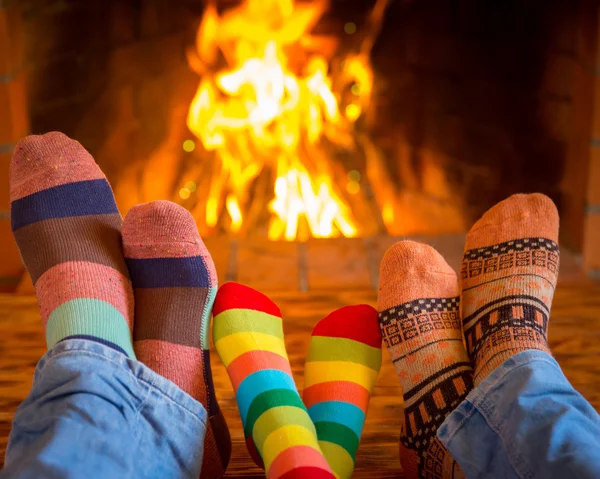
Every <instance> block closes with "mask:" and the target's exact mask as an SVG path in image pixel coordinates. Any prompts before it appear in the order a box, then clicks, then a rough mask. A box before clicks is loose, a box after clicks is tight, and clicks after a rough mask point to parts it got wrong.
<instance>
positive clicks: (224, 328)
mask: <svg viewBox="0 0 600 479" xmlns="http://www.w3.org/2000/svg"><path fill="white" fill-rule="evenodd" d="M251 332H258V333H265V334H271V335H273V336H276V337H278V338H281V339H283V328H282V325H281V318H279V317H277V316H273V315H271V314H268V313H264V312H262V311H255V310H253V309H228V310H227V311H223V312H222V313H220V314H219V315H218V316H217V317H216V318H215V319H214V321H213V340H214V341H219V340H220V339H223V338H224V337H225V336H228V335H230V334H235V333H251Z"/></svg>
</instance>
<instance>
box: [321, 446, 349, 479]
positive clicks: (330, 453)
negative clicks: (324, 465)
mask: <svg viewBox="0 0 600 479" xmlns="http://www.w3.org/2000/svg"><path fill="white" fill-rule="evenodd" d="M319 446H320V447H321V451H322V452H323V455H324V456H325V459H327V462H328V463H329V467H331V469H333V473H334V474H335V476H336V477H339V478H340V479H349V478H350V477H352V471H354V461H353V460H352V456H350V454H348V451H346V449H344V448H343V447H342V446H339V445H338V444H334V443H333V442H328V441H319Z"/></svg>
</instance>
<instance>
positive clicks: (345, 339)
mask: <svg viewBox="0 0 600 479" xmlns="http://www.w3.org/2000/svg"><path fill="white" fill-rule="evenodd" d="M380 367H381V333H380V331H379V322H378V320H377V311H375V309H374V308H372V307H371V306H367V305H365V304H362V305H359V306H346V307H344V308H340V309H338V310H336V311H334V312H333V313H331V314H330V315H329V316H327V317H326V318H324V319H322V320H321V321H319V322H318V323H317V325H316V326H315V328H314V329H313V332H312V335H311V338H310V346H309V349H308V355H307V358H306V366H305V369H304V393H303V397H304V404H305V405H306V407H307V408H308V414H309V415H310V418H311V419H312V421H313V423H314V425H315V428H316V430H317V438H318V440H319V445H320V446H321V450H322V451H323V455H324V456H325V458H326V459H327V462H328V463H329V465H330V466H331V468H332V469H333V472H334V473H335V474H336V476H337V477H338V478H340V479H347V478H350V477H351V476H352V471H353V470H354V460H355V456H356V450H357V449H358V444H359V443H360V437H361V434H362V429H363V425H364V423H365V417H366V414H367V406H368V405H369V398H370V395H371V392H372V391H373V387H374V386H375V381H376V380H377V375H378V374H379V369H380Z"/></svg>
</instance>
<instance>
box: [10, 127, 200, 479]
mask: <svg viewBox="0 0 600 479" xmlns="http://www.w3.org/2000/svg"><path fill="white" fill-rule="evenodd" d="M10 176H11V177H10V193H11V209H12V227H13V231H14V234H15V238H16V240H17V243H18V245H19V248H20V250H21V254H22V256H23V260H24V262H25V265H26V267H27V270H28V271H29V274H30V275H31V277H32V279H33V282H34V284H35V288H36V295H37V298H38V303H39V306H40V310H41V314H42V319H43V321H44V325H45V327H46V339H47V343H48V347H50V348H51V350H50V351H49V352H48V353H47V354H46V356H44V358H42V360H41V361H40V362H39V364H38V366H37V369H36V373H35V377H34V384H33V388H32V391H31V392H30V394H29V396H28V397H27V399H26V400H25V401H24V402H23V403H22V405H21V406H20V407H19V409H18V410H17V412H16V414H15V418H14V420H13V427H12V430H11V434H10V438H9V445H8V449H7V452H6V457H5V459H6V464H5V468H4V470H3V471H2V474H3V475H5V476H6V477H23V478H29V477H31V478H34V477H60V478H75V477H90V478H93V477H132V476H143V477H148V476H149V475H152V474H154V471H158V474H161V475H164V477H169V476H170V477H181V476H182V475H183V476H185V477H194V478H196V477H198V473H199V470H200V465H201V461H202V440H201V439H200V440H199V439H198V438H203V437H204V431H205V423H206V412H205V411H204V409H203V408H202V406H201V405H200V404H198V403H197V402H195V401H193V400H192V399H191V398H189V397H187V396H186V395H185V394H184V393H183V392H182V391H179V390H178V389H177V388H176V387H175V386H174V385H172V384H171V383H169V382H168V381H167V380H165V379H164V378H161V377H159V376H158V375H157V374H155V373H154V372H152V371H150V370H149V369H148V368H146V367H144V366H143V365H141V364H140V363H138V362H137V361H134V360H133V359H131V358H133V357H134V353H133V347H132V342H131V326H132V320H133V314H132V313H133V294H132V290H131V285H130V282H129V278H128V274H127V268H126V266H125V261H124V258H123V256H122V254H121V246H120V243H121V235H120V228H121V217H120V215H119V213H118V211H117V208H116V205H115V202H114V199H113V196H112V192H111V189H110V185H109V184H108V182H107V181H106V179H105V178H104V175H103V174H102V172H101V171H100V169H99V168H98V166H97V165H96V163H95V162H94V160H93V159H92V158H91V156H90V155H89V154H88V153H87V152H86V151H85V150H84V149H83V147H81V145H79V144H78V143H77V142H75V141H72V140H70V139H68V138H67V137H66V136H64V135H62V134H60V133H50V134H47V135H44V136H33V137H28V138H26V139H25V140H23V141H22V142H21V143H20V144H19V145H18V146H17V148H16V150H15V154H14V156H13V160H12V163H11V170H10ZM172 421H177V422H172ZM177 424H183V427H181V428H179V427H175V425H177Z"/></svg>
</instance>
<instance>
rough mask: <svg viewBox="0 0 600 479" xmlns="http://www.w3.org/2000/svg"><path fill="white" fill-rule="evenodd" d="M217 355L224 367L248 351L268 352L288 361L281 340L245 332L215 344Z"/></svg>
mask: <svg viewBox="0 0 600 479" xmlns="http://www.w3.org/2000/svg"><path fill="white" fill-rule="evenodd" d="M215 348H217V353H219V357H220V358H221V361H223V364H224V365H225V367H228V366H229V365H230V364H231V362H232V361H233V360H234V359H235V358H237V357H238V356H241V355H242V354H244V353H247V352H248V351H256V350H257V349H259V350H261V351H270V352H272V353H276V354H279V355H280V356H282V357H284V358H285V359H288V357H287V352H286V350H285V343H284V342H283V340H282V339H280V338H277V337H275V336H272V335H270V334H265V333H257V332H247V333H235V334H230V335H228V336H225V337H224V338H221V339H219V340H218V341H217V342H216V343H215Z"/></svg>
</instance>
